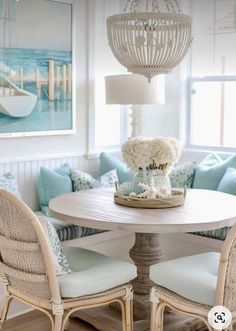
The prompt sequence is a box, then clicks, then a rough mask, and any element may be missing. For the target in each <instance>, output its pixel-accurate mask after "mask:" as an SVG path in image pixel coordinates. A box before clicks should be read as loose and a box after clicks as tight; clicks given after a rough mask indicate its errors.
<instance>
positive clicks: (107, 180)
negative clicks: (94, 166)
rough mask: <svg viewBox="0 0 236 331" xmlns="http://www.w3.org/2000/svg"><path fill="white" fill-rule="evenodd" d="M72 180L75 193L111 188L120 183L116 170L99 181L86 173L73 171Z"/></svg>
mask: <svg viewBox="0 0 236 331" xmlns="http://www.w3.org/2000/svg"><path fill="white" fill-rule="evenodd" d="M71 179H72V182H73V187H74V191H82V190H89V189H93V188H98V187H104V186H105V187H109V186H113V185H115V182H117V181H118V176H117V173H116V170H115V169H114V170H112V171H109V172H108V173H106V174H105V175H103V176H101V177H100V178H99V179H95V178H94V177H93V176H91V175H89V174H88V173H86V172H82V171H79V170H75V169H73V170H72V171H71Z"/></svg>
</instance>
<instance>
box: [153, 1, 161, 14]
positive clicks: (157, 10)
mask: <svg viewBox="0 0 236 331" xmlns="http://www.w3.org/2000/svg"><path fill="white" fill-rule="evenodd" d="M152 10H153V11H156V12H160V6H159V3H158V0H153V1H152Z"/></svg>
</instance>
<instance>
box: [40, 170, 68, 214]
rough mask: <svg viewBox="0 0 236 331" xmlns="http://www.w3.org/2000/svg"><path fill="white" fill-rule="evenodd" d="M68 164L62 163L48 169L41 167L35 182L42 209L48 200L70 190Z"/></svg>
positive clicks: (45, 207)
mask: <svg viewBox="0 0 236 331" xmlns="http://www.w3.org/2000/svg"><path fill="white" fill-rule="evenodd" d="M70 172H71V169H70V166H69V165H68V164H63V165H62V166H61V167H60V168H58V169H55V170H50V169H48V168H45V167H41V169H40V174H39V177H38V182H37V189H38V195H39V201H40V207H41V210H42V211H46V210H47V207H48V204H49V201H50V200H51V199H53V198H55V197H57V196H58V195H61V194H65V193H70V192H72V181H71V178H70Z"/></svg>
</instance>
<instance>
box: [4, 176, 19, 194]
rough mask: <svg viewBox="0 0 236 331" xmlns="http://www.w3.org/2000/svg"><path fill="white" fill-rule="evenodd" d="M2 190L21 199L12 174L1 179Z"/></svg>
mask: <svg viewBox="0 0 236 331" xmlns="http://www.w3.org/2000/svg"><path fill="white" fill-rule="evenodd" d="M0 189H3V190H6V191H8V192H10V193H12V194H14V195H16V196H17V197H18V198H21V195H20V191H19V189H18V185H17V182H16V179H15V177H14V176H13V175H12V174H11V173H7V174H5V175H3V176H1V177H0Z"/></svg>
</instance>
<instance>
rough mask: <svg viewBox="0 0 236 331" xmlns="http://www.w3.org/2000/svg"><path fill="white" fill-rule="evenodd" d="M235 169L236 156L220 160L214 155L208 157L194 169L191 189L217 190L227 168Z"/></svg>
mask: <svg viewBox="0 0 236 331" xmlns="http://www.w3.org/2000/svg"><path fill="white" fill-rule="evenodd" d="M229 167H231V168H236V155H235V154H234V155H232V156H230V157H229V158H228V159H226V160H222V159H221V158H220V157H219V156H218V155H216V154H210V155H208V156H207V157H206V158H205V159H204V160H203V161H202V162H201V163H200V164H199V165H198V166H197V168H196V172H195V177H194V182H193V188H199V189H207V190H214V191H215V190H217V188H218V185H219V183H220V181H221V179H222V177H223V176H224V174H225V171H226V169H227V168H229Z"/></svg>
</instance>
